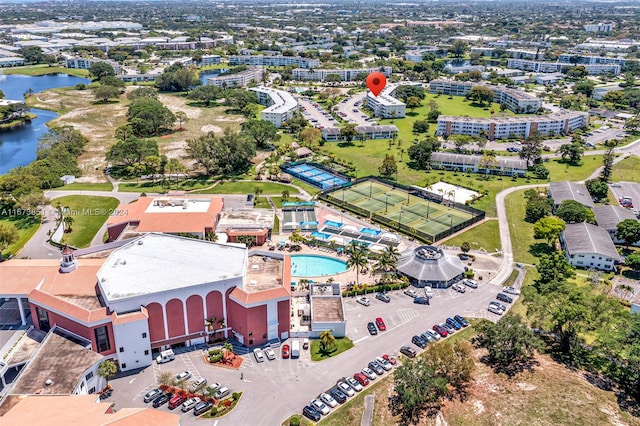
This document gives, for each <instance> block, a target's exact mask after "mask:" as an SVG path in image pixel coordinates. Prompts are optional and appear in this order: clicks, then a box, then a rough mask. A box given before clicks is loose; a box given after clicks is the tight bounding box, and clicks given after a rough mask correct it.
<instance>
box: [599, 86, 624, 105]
mask: <svg viewBox="0 0 640 426" xmlns="http://www.w3.org/2000/svg"><path fill="white" fill-rule="evenodd" d="M602 100H603V101H605V102H609V103H610V104H612V106H613V107H614V108H615V107H616V105H621V104H623V103H624V101H625V96H624V91H622V90H612V91H611V92H607V93H605V94H604V96H603V97H602Z"/></svg>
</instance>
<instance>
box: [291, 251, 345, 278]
mask: <svg viewBox="0 0 640 426" xmlns="http://www.w3.org/2000/svg"><path fill="white" fill-rule="evenodd" d="M346 270H347V262H345V261H343V260H340V259H334V258H333V257H327V256H318V255H315V254H294V255H292V256H291V275H293V276H294V277H321V276H323V275H334V274H339V273H341V272H345V271H346Z"/></svg>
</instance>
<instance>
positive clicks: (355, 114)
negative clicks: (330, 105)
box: [338, 92, 376, 126]
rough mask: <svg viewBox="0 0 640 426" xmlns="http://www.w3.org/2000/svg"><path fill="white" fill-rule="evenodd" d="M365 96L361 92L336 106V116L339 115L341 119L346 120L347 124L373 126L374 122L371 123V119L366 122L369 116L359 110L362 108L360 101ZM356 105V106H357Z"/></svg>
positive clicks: (364, 93)
mask: <svg viewBox="0 0 640 426" xmlns="http://www.w3.org/2000/svg"><path fill="white" fill-rule="evenodd" d="M366 95H367V93H366V92H361V93H358V94H356V95H353V96H350V97H348V98H345V100H344V101H343V102H340V103H339V104H338V114H340V115H341V116H342V118H344V119H345V120H347V121H348V122H349V123H354V124H357V125H358V126H373V125H374V124H375V123H376V122H375V121H373V119H371V121H367V120H368V119H369V116H367V115H366V114H365V113H363V112H362V111H361V110H360V108H362V101H363V100H364V98H365V97H366ZM356 103H357V104H358V105H357V106H356ZM343 114H344V115H343Z"/></svg>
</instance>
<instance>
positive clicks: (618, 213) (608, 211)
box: [593, 205, 637, 230]
mask: <svg viewBox="0 0 640 426" xmlns="http://www.w3.org/2000/svg"><path fill="white" fill-rule="evenodd" d="M593 214H594V215H595V216H596V222H598V226H601V227H603V228H604V229H606V230H610V229H612V230H615V229H616V228H617V226H618V223H620V222H622V221H623V220H626V219H633V220H637V219H636V215H634V214H633V212H632V211H631V210H629V209H625V208H624V207H620V206H613V205H608V206H596V207H594V208H593Z"/></svg>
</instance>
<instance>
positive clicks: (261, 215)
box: [216, 209, 274, 232]
mask: <svg viewBox="0 0 640 426" xmlns="http://www.w3.org/2000/svg"><path fill="white" fill-rule="evenodd" d="M273 221H274V216H273V210H268V209H240V210H224V211H222V212H220V216H219V219H218V226H217V227H216V230H217V231H219V232H220V231H225V230H227V229H230V228H232V229H262V228H269V229H272V228H273Z"/></svg>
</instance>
